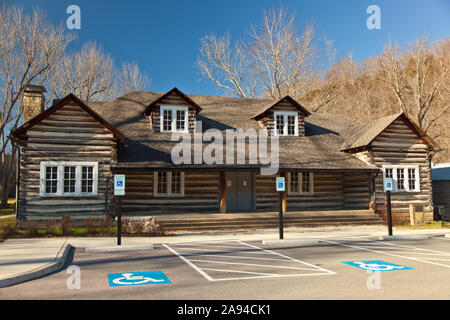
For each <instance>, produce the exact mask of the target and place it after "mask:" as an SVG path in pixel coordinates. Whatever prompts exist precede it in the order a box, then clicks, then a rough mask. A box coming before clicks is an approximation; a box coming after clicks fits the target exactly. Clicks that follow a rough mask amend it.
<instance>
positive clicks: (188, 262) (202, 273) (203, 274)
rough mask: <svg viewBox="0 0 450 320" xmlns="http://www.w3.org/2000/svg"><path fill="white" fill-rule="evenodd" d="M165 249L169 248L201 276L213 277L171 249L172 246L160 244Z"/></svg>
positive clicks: (209, 278) (210, 279)
mask: <svg viewBox="0 0 450 320" xmlns="http://www.w3.org/2000/svg"><path fill="white" fill-rule="evenodd" d="M162 245H163V246H164V247H165V248H166V249H168V250H170V251H171V252H172V253H173V254H175V255H176V256H178V258H180V259H181V260H183V261H184V262H186V263H187V264H188V265H190V266H191V267H192V268H193V269H194V270H196V271H198V272H199V273H200V274H201V275H202V276H204V277H205V278H206V279H208V280H209V281H212V280H213V279H212V278H211V277H210V276H209V275H208V274H207V273H206V272H203V270H201V269H199V268H197V266H196V265H195V264H193V263H192V262H190V261H189V260H188V259H186V258H185V257H183V256H182V255H180V254H178V253H177V252H176V251H175V250H173V249H172V248H170V247H169V246H168V245H166V244H164V243H163V244H162Z"/></svg>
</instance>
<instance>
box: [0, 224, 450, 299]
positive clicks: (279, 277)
mask: <svg viewBox="0 0 450 320" xmlns="http://www.w3.org/2000/svg"><path fill="white" fill-rule="evenodd" d="M315 239H316V240H318V243H316V242H314V243H311V242H305V243H295V242H280V243H266V244H263V242H262V241H261V240H260V239H258V240H256V239H251V238H249V239H232V238H222V239H212V238H209V239H194V238H191V239H189V238H188V239H185V240H184V241H182V242H180V241H177V242H174V241H172V242H166V243H164V242H162V243H158V244H154V246H153V249H145V250H131V251H121V252H86V250H85V248H83V247H80V246H78V247H77V248H76V250H75V252H74V255H73V257H72V258H71V259H70V261H68V263H67V265H66V266H65V267H64V269H63V270H61V271H59V272H55V273H53V274H51V275H49V276H46V277H42V278H40V279H36V280H33V281H28V282H25V283H21V284H18V285H15V286H11V287H7V288H2V289H0V299H88V300H93V299H120V300H123V299H150V300H160V299H167V300H173V299H181V300H186V299H189V300H203V299H209V300H211V299H212V300H216V299H234V300H236V299H237V300H240V299H242V300H245V299H258V300H259V299H273V300H296V299H358V300H359V299H444V300H448V299H450V281H449V280H448V279H450V238H446V237H444V236H443V235H434V236H432V237H430V238H427V239H415V240H395V241H379V240H378V237H376V236H373V235H361V234H359V235H358V234H355V233H353V234H346V235H341V236H328V237H316V238H315ZM74 270H75V271H74ZM76 283H78V288H77V286H76V285H74V284H76Z"/></svg>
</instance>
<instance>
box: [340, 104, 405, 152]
mask: <svg viewBox="0 0 450 320" xmlns="http://www.w3.org/2000/svg"><path fill="white" fill-rule="evenodd" d="M401 114H402V112H400V113H396V114H392V115H390V116H387V117H383V118H379V119H375V120H373V121H371V122H368V123H364V124H362V125H358V126H353V127H350V128H347V129H346V130H344V132H343V133H342V134H343V136H344V138H345V140H344V142H343V143H342V145H341V147H340V149H341V150H349V149H353V148H358V147H363V146H367V145H368V144H369V143H370V142H372V140H373V139H375V138H376V136H377V135H379V134H380V132H382V131H383V130H384V129H386V128H387V127H388V126H389V125H390V124H391V123H392V122H393V121H395V120H396V119H397V118H398V117H399V116H400V115H401Z"/></svg>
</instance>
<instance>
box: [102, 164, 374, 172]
mask: <svg viewBox="0 0 450 320" xmlns="http://www.w3.org/2000/svg"><path fill="white" fill-rule="evenodd" d="M263 168H267V169H268V168H269V167H263V166H260V165H173V164H172V165H170V164H166V165H154V164H150V163H118V164H115V165H111V170H112V171H123V170H125V171H159V170H167V171H260V170H261V169H263ZM380 170H381V169H380V168H378V167H367V168H317V167H298V166H297V167H294V166H280V167H279V169H278V171H281V172H286V171H309V172H342V173H351V172H355V173H356V172H360V173H377V172H380Z"/></svg>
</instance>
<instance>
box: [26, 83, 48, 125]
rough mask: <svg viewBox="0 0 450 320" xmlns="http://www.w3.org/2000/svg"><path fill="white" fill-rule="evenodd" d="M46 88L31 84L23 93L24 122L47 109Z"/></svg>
mask: <svg viewBox="0 0 450 320" xmlns="http://www.w3.org/2000/svg"><path fill="white" fill-rule="evenodd" d="M44 92H47V90H45V87H44V86H41V85H32V84H29V85H27V86H26V87H25V90H24V92H23V122H24V123H25V122H27V121H28V120H30V119H31V118H34V117H35V116H37V115H38V114H40V113H42V112H43V111H44V109H45V97H44Z"/></svg>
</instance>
